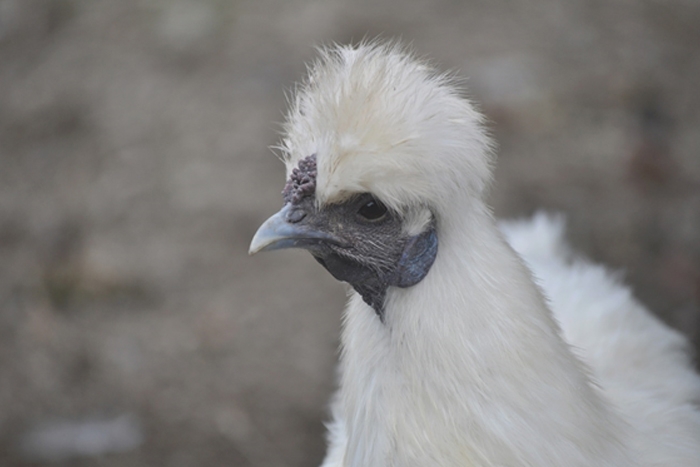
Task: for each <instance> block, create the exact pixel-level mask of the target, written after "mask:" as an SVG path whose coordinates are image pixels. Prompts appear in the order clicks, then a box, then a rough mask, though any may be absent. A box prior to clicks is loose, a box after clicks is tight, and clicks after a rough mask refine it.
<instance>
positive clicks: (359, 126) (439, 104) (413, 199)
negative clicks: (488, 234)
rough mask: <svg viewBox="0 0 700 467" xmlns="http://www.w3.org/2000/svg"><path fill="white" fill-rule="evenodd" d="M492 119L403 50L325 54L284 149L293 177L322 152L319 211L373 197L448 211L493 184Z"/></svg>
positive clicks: (298, 104) (288, 128)
mask: <svg viewBox="0 0 700 467" xmlns="http://www.w3.org/2000/svg"><path fill="white" fill-rule="evenodd" d="M482 120H483V118H482V116H481V114H479V113H478V112H477V111H476V110H475V109H474V107H473V106H472V104H471V103H470V102H469V101H468V100H467V99H466V98H464V97H463V96H462V95H461V92H460V89H459V88H458V87H457V86H456V85H455V84H454V82H453V80H452V79H450V78H449V77H448V76H447V75H445V74H440V73H438V72H436V71H435V70H434V69H433V68H432V67H431V66H430V65H428V64H427V63H425V62H424V61H421V60H419V59H417V58H415V56H414V55H412V54H411V53H409V52H407V51H406V50H405V49H404V48H402V47H401V46H399V45H396V44H386V43H361V44H359V45H357V46H332V47H328V48H325V49H322V50H321V53H320V58H319V59H318V60H317V61H316V62H315V63H314V64H313V65H311V66H310V67H309V72H308V76H307V78H306V80H305V81H304V82H303V83H302V84H300V85H299V86H298V87H297V90H296V93H295V96H294V99H293V102H292V106H291V109H290V112H289V114H288V117H287V121H286V123H285V138H284V140H283V142H282V145H281V148H282V150H283V155H284V160H285V163H286V165H287V174H288V175H290V174H291V173H292V171H293V169H294V168H295V167H296V166H297V164H298V163H299V161H300V160H302V159H304V158H306V157H308V156H310V155H311V154H316V157H317V166H318V167H317V168H318V173H317V183H316V201H317V203H318V204H320V205H322V204H326V203H333V202H337V201H339V200H342V199H343V198H344V197H347V196H349V195H352V194H354V193H357V192H371V193H373V194H374V195H375V196H377V197H378V198H379V199H381V200H382V201H383V202H384V203H385V204H387V205H388V206H390V207H391V208H393V209H397V210H404V209H406V208H407V207H410V206H415V205H427V206H430V207H431V208H433V209H436V210H438V211H439V210H440V209H441V207H443V206H448V205H450V204H452V203H454V200H455V197H459V198H464V197H465V196H466V197H476V198H480V197H481V196H482V194H483V191H484V189H485V187H486V186H487V185H488V183H489V182H490V180H491V165H492V155H491V153H492V152H491V150H490V141H489V138H488V137H487V136H486V133H485V131H484V129H483V126H482Z"/></svg>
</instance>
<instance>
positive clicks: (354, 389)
mask: <svg viewBox="0 0 700 467" xmlns="http://www.w3.org/2000/svg"><path fill="white" fill-rule="evenodd" d="M460 210H461V212H460V213H451V215H446V216H442V218H444V219H457V221H453V223H446V222H441V221H440V220H438V237H439V252H438V255H437V259H436V260H435V263H434V265H433V267H432V269H431V271H430V273H429V274H428V275H427V276H426V277H425V279H424V280H423V281H422V282H420V283H418V284H417V285H415V286H413V287H410V288H407V289H399V288H391V289H390V290H389V293H388V294H387V302H386V319H385V323H381V322H380V320H379V319H377V316H376V314H375V313H374V311H373V310H372V309H371V308H370V307H368V306H367V305H365V304H364V303H363V302H362V300H361V299H360V298H359V297H358V296H353V297H351V299H350V303H349V305H348V308H347V310H346V315H345V324H344V330H343V337H342V344H343V354H342V362H341V368H342V371H343V375H342V385H341V405H342V412H343V415H344V418H345V420H346V429H347V432H348V436H349V439H348V448H347V449H348V450H347V457H346V465H347V466H348V467H350V466H353V467H354V466H367V465H372V466H382V465H389V464H388V463H387V462H388V461H387V459H392V462H391V465H397V466H400V465H446V466H448V465H461V466H465V465H497V464H502V465H516V464H517V465H529V464H528V462H532V465H571V466H576V465H628V459H627V457H626V455H625V454H624V453H623V452H622V451H621V448H620V447H619V446H621V445H622V444H623V443H622V442H621V438H622V437H624V434H623V433H624V431H625V430H624V427H622V426H621V424H620V422H619V421H618V418H617V416H616V414H615V413H613V411H612V410H611V409H610V408H609V407H608V406H607V404H606V403H605V401H604V400H603V399H602V397H601V395H600V394H599V393H598V391H597V390H596V389H594V386H593V385H592V384H591V381H590V380H589V378H588V376H587V373H586V371H585V369H584V368H583V365H582V364H581V363H580V362H579V361H578V359H577V358H576V357H575V356H574V355H573V353H572V352H571V349H569V347H568V346H567V345H566V344H565V343H564V341H563V340H562V338H561V337H560V333H559V330H558V327H557V324H556V322H555V320H554V319H553V317H552V314H551V311H550V310H549V309H548V307H547V305H546V303H545V301H544V298H543V297H542V294H541V292H540V291H539V289H538V288H537V287H536V286H535V284H534V282H533V280H532V277H531V275H530V273H529V271H528V270H527V269H526V268H525V266H524V265H523V263H522V261H521V260H520V259H519V257H518V256H517V255H516V254H515V253H514V252H513V250H512V249H511V248H510V247H509V246H508V245H507V244H506V243H505V241H504V240H503V238H502V236H501V234H500V232H499V231H498V230H497V227H496V225H495V222H494V220H493V218H492V216H491V215H490V213H489V212H488V210H487V209H486V208H485V207H484V205H483V204H481V203H480V202H477V203H473V204H472V205H469V206H468V207H466V208H465V206H464V205H463V206H461V208H460ZM368 427H371V428H368ZM543 440H547V442H546V443H544V445H543ZM571 440H577V442H576V443H572V442H571ZM437 453H439V455H438V454H437ZM523 461H527V462H523ZM436 462H437V463H436Z"/></svg>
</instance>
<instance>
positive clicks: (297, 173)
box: [282, 154, 317, 204]
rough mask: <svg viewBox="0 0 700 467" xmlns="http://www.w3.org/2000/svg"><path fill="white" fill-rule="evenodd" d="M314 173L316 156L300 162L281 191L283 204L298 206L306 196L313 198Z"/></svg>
mask: <svg viewBox="0 0 700 467" xmlns="http://www.w3.org/2000/svg"><path fill="white" fill-rule="evenodd" d="M316 173H317V172H316V154H312V155H310V156H308V157H305V158H304V159H302V160H300V161H299V165H298V166H297V167H296V168H295V169H294V170H292V174H291V175H290V176H289V180H287V184H286V185H284V190H282V196H283V197H284V202H285V204H286V203H292V204H299V203H300V202H301V200H303V199H304V198H306V197H307V196H313V195H314V194H315V193H316Z"/></svg>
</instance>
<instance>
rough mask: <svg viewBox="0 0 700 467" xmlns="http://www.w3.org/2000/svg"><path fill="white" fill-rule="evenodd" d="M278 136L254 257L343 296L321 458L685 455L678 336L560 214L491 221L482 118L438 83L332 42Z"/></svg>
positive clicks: (687, 428) (676, 458) (625, 461)
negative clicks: (319, 269) (308, 261)
mask: <svg viewBox="0 0 700 467" xmlns="http://www.w3.org/2000/svg"><path fill="white" fill-rule="evenodd" d="M285 129H286V136H285V138H284V141H283V145H282V146H283V151H284V158H285V162H286V166H287V175H288V181H287V185H286V186H285V190H284V192H283V194H284V200H285V205H284V207H283V208H282V210H281V211H280V212H279V213H277V214H275V215H274V216H272V217H271V218H270V219H268V220H267V221H266V222H265V223H264V224H263V225H262V226H261V227H260V229H259V230H258V232H257V233H256V235H255V237H254V238H253V241H252V244H251V247H250V250H251V253H255V252H257V251H262V250H272V249H277V248H289V247H300V248H305V249H307V250H309V251H310V252H311V254H312V255H313V256H314V257H315V258H316V259H317V260H318V262H319V263H321V264H322V265H323V266H324V267H325V268H326V269H328V271H329V272H330V273H331V274H332V275H333V276H334V277H336V278H337V279H339V280H342V281H345V282H347V283H348V284H350V285H351V286H352V288H353V289H354V292H353V293H352V294H351V296H350V299H349V303H348V306H347V309H346V310H345V315H344V323H343V332H342V354H341V362H340V389H339V391H338V393H337V395H336V398H335V400H334V403H333V417H334V419H333V421H332V423H331V424H330V426H329V430H330V434H329V441H330V447H329V451H328V455H327V457H326V460H325V461H324V463H323V466H324V467H340V466H342V467H384V466H387V467H388V466H393V467H427V466H430V467H453V466H454V467H458V466H459V467H466V466H512V467H515V466H538V467H541V466H556V467H577V466H596V467H602V466H610V467H621V466H685V467H698V466H700V411H699V410H698V407H697V406H695V405H694V404H696V403H697V402H698V401H699V400H700V378H699V377H698V376H697V375H696V374H695V373H694V372H693V369H692V365H691V362H690V359H689V357H688V355H687V353H686V347H687V343H686V341H685V340H684V338H683V337H682V336H681V335H680V334H679V333H677V332H675V331H673V330H671V329H669V328H667V327H666V326H664V325H663V324H662V323H660V322H659V321H658V320H657V319H656V318H654V317H653V316H652V315H651V314H650V313H648V312H647V311H646V310H645V309H644V308H643V306H642V305H641V304H639V302H637V301H636V300H635V299H634V298H633V297H632V296H631V294H630V292H629V290H628V289H627V288H625V287H624V286H623V285H621V284H619V283H618V282H617V281H616V280H615V279H614V278H613V277H611V275H610V274H608V273H607V272H606V271H605V269H603V268H602V267H599V266H596V265H593V264H590V263H588V262H586V261H583V260H577V259H574V258H572V257H571V255H570V253H569V251H568V249H567V246H566V245H565V243H564V241H563V232H562V231H563V224H562V222H560V221H559V220H557V219H553V218H549V217H546V216H544V215H540V216H536V217H535V218H534V219H532V220H530V221H523V222H519V223H518V222H515V223H511V224H504V225H503V226H502V229H499V227H498V226H497V223H496V221H495V220H494V218H493V216H492V214H491V210H490V209H489V208H488V206H486V204H485V202H484V193H485V190H486V188H487V187H488V185H489V183H490V182H491V178H492V170H491V169H492V164H493V156H492V151H491V146H490V143H489V139H488V138H487V136H486V134H485V132H484V129H483V127H482V116H481V115H480V114H479V113H478V112H477V111H476V110H475V109H474V108H473V107H472V105H471V104H470V103H469V101H467V100H466V99H465V98H464V97H462V96H461V95H460V92H459V90H458V89H457V88H456V87H455V86H454V85H453V83H452V82H451V80H450V78H448V77H446V76H444V75H440V74H437V73H436V72H435V71H434V70H433V69H432V68H430V67H429V66H428V65H426V64H425V63H424V62H422V61H419V60H416V59H415V58H414V57H412V56H411V55H410V54H408V53H406V52H405V51H403V50H402V49H401V48H400V47H397V46H394V45H381V44H362V45H359V46H357V47H333V48H330V49H327V50H325V51H324V52H322V57H321V59H320V60H319V61H318V62H317V63H316V64H315V65H314V66H312V67H311V69H310V73H309V77H308V79H307V80H306V82H305V83H304V84H303V85H302V86H300V87H299V89H298V92H297V94H296V98H295V100H294V102H293V106H292V109H291V112H290V113H289V116H288V120H287V122H286V127H285ZM514 250H515V251H514ZM516 251H517V252H518V253H519V254H518V253H516ZM526 264H527V266H529V268H528V267H527V266H526ZM531 271H532V272H531ZM533 274H534V278H533ZM538 284H539V287H538ZM540 287H541V288H540ZM545 296H546V297H547V298H548V300H547V299H545Z"/></svg>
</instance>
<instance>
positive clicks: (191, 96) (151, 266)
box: [0, 0, 700, 467]
mask: <svg viewBox="0 0 700 467" xmlns="http://www.w3.org/2000/svg"><path fill="white" fill-rule="evenodd" d="M698 24H700V4H699V3H697V2H695V1H692V0H669V1H663V2H662V1H658V0H657V1H655V0H641V1H637V2H629V1H623V0H597V1H584V0H576V1H574V0H571V1H568V2H555V1H550V0H533V1H530V2H521V3H520V4H518V3H514V2H509V1H505V0H499V1H493V0H490V1H486V0H480V1H464V2H459V1H448V0H443V1H435V2H418V1H402V2H399V1H376V2H371V1H357V2H341V1H302V0H293V1H290V0H287V1H284V0H247V1H225V0H199V1H197V0H187V1H185V0H178V1H167V0H150V1H146V0H143V1H138V0H120V1H108V0H82V1H81V0H0V465H2V466H44V465H56V466H68V465H70V466H74V465H75V466H135V467H141V466H173V467H176V466H177V467H180V466H183V467H184V466H205V467H206V466H212V467H213V466H222V465H231V466H311V465H315V464H317V463H318V462H319V461H320V459H321V456H322V454H323V441H322V431H323V427H322V420H323V418H324V417H325V404H326V399H327V397H328V395H329V393H330V391H331V390H332V388H333V382H332V379H333V377H332V375H333V365H334V362H335V358H336V350H335V348H336V344H337V338H338V329H339V317H340V310H341V308H342V303H343V300H344V293H343V288H342V286H340V285H339V284H337V283H335V282H334V281H333V280H332V279H331V278H330V277H329V276H328V275H327V274H325V273H324V272H323V271H322V270H321V268H319V267H317V265H316V264H315V263H314V261H313V260H312V259H311V258H310V257H308V255H305V254H304V253H303V252H282V253H278V254H275V255H270V256H266V255H261V256H257V257H255V258H249V257H248V256H247V254H246V250H247V246H248V242H249V240H250V237H251V236H252V234H253V232H254V231H255V229H256V227H257V226H258V225H259V223H260V222H261V221H263V220H264V218H265V217H266V216H267V215H269V214H271V213H272V212H274V211H275V210H276V209H277V208H278V207H279V206H280V204H281V198H280V195H279V192H280V190H281V188H282V184H283V168H282V165H281V164H280V163H279V162H278V161H277V160H276V159H275V157H274V156H273V155H272V154H271V152H270V151H269V150H268V149H267V147H268V146H270V145H272V144H274V143H275V142H276V138H277V135H276V132H277V131H278V129H279V126H278V125H277V123H276V122H279V121H281V119H282V109H283V108H284V106H285V97H284V92H285V90H289V89H290V88H291V86H292V83H293V82H294V81H295V80H296V79H298V78H300V76H301V74H302V73H303V70H304V62H305V61H307V60H309V59H310V58H311V57H313V55H314V51H313V48H312V46H314V45H317V44H319V43H323V42H329V41H341V42H345V41H348V40H351V39H355V40H357V39H361V38H363V37H365V36H368V37H373V36H375V35H377V34H382V35H383V36H384V37H394V36H400V37H402V38H403V39H404V40H406V41H410V42H411V43H412V44H413V46H414V47H415V49H416V50H417V51H418V52H419V53H421V54H425V55H428V56H431V57H433V58H434V61H435V63H437V64H438V65H439V66H441V67H442V68H449V69H456V70H459V71H460V74H461V75H463V76H468V77H469V79H468V81H467V82H466V83H467V86H468V88H469V93H470V94H471V95H472V96H473V97H474V99H475V100H476V101H477V102H478V103H479V104H480V106H481V107H482V109H483V110H484V111H485V112H486V114H487V115H488V117H489V119H490V120H491V122H492V125H491V129H492V132H493V134H494V137H495V138H496V139H497V141H498V143H499V145H500V150H499V154H500V159H499V165H498V169H497V181H496V184H495V186H494V191H493V202H494V205H495V208H496V212H497V213H498V214H499V215H502V216H513V215H525V214H528V213H531V212H533V210H535V209H536V208H538V207H542V208H546V209H550V210H558V211H562V212H565V213H567V215H568V218H569V221H570V227H571V232H570V237H571V239H572V241H573V242H574V244H575V245H576V246H577V248H579V249H581V250H582V251H584V252H585V253H586V254H588V255H589V256H591V257H593V258H594V259H596V260H600V261H604V262H606V263H608V264H610V265H611V266H612V267H614V268H617V269H624V270H626V271H627V277H628V279H629V281H630V282H631V283H632V284H633V286H634V288H635V291H636V293H637V295H638V296H639V297H640V298H641V299H642V300H643V301H644V302H645V303H646V304H648V305H649V306H650V307H651V308H653V309H654V310H656V311H657V312H658V313H659V314H660V316H662V318H663V319H664V320H665V321H667V322H668V323H670V324H672V325H673V326H675V327H677V328H680V329H681V330H682V331H683V332H684V333H686V334H687V335H688V336H690V337H691V338H693V339H695V342H696V343H697V342H698V340H697V339H698V336H699V335H700V332H699V327H700V312H699V309H698V301H699V300H700V296H699V295H700V84H699V83H700V53H698V52H697V49H698V44H700V28H698ZM121 415H126V416H128V417H131V418H130V420H133V421H135V425H136V427H137V428H138V429H139V430H140V434H141V435H142V437H143V442H142V443H141V444H140V445H138V447H136V448H134V449H130V450H129V449H127V450H126V452H124V453H122V454H115V453H113V454H103V455H99V456H86V457H78V458H65V459H63V460H60V459H59V460H56V461H49V460H46V459H45V457H46V456H45V455H44V457H42V454H41V453H39V452H33V451H32V449H27V448H26V446H25V448H24V449H22V448H21V446H22V445H23V443H25V442H26V438H27V436H29V434H30V433H32V432H34V431H35V430H36V429H38V428H37V427H42V426H45V425H46V424H47V423H49V422H51V421H56V420H67V421H72V422H74V423H82V421H85V420H92V419H104V420H110V419H113V418H115V417H119V416H121ZM137 444H138V443H137Z"/></svg>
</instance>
